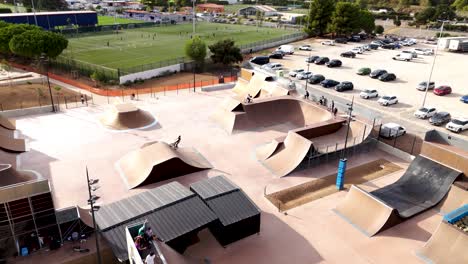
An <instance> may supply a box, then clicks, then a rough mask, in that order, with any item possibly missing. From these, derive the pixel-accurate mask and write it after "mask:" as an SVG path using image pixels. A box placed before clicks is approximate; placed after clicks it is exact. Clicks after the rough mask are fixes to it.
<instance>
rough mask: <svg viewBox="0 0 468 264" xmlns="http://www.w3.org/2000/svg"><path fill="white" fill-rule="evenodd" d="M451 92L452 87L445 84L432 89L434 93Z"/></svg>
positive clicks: (444, 93)
mask: <svg viewBox="0 0 468 264" xmlns="http://www.w3.org/2000/svg"><path fill="white" fill-rule="evenodd" d="M450 93H452V88H451V87H450V86H447V85H442V86H439V87H437V88H435V89H434V94H435V95H446V94H450Z"/></svg>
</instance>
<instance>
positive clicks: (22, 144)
mask: <svg viewBox="0 0 468 264" xmlns="http://www.w3.org/2000/svg"><path fill="white" fill-rule="evenodd" d="M0 149H3V150H5V151H11V152H25V151H28V148H27V146H26V141H25V140H24V139H20V138H14V137H8V136H3V135H0Z"/></svg>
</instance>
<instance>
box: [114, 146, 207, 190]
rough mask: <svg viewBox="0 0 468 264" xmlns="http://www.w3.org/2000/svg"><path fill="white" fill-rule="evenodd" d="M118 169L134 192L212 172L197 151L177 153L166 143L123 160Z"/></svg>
mask: <svg viewBox="0 0 468 264" xmlns="http://www.w3.org/2000/svg"><path fill="white" fill-rule="evenodd" d="M116 167H117V169H118V171H119V173H120V174H121V176H122V178H123V179H124V180H125V181H126V183H127V186H128V188H129V189H132V188H136V187H138V186H141V185H146V184H151V183H155V182H159V181H163V180H167V179H171V178H175V177H179V176H182V175H185V174H190V173H194V172H197V171H201V170H205V169H210V168H211V165H210V164H209V162H208V161H206V160H205V159H204V158H203V157H202V156H201V154H200V153H198V152H197V151H195V150H193V149H188V148H178V149H173V148H171V147H170V146H169V144H167V143H165V142H152V143H150V144H145V145H143V146H142V147H141V148H139V149H137V150H134V151H132V152H130V153H128V154H127V155H125V156H124V157H122V158H121V159H120V160H119V161H118V162H117V164H116Z"/></svg>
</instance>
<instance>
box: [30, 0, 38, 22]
mask: <svg viewBox="0 0 468 264" xmlns="http://www.w3.org/2000/svg"><path fill="white" fill-rule="evenodd" d="M31 7H32V10H33V13H34V22H36V26H37V17H36V8H34V0H31Z"/></svg>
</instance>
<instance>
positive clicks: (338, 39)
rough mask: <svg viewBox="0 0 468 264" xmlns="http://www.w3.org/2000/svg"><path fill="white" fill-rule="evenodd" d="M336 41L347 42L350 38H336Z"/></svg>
mask: <svg viewBox="0 0 468 264" xmlns="http://www.w3.org/2000/svg"><path fill="white" fill-rule="evenodd" d="M335 42H336V43H341V44H346V43H348V40H347V39H346V38H336V39H335Z"/></svg>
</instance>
